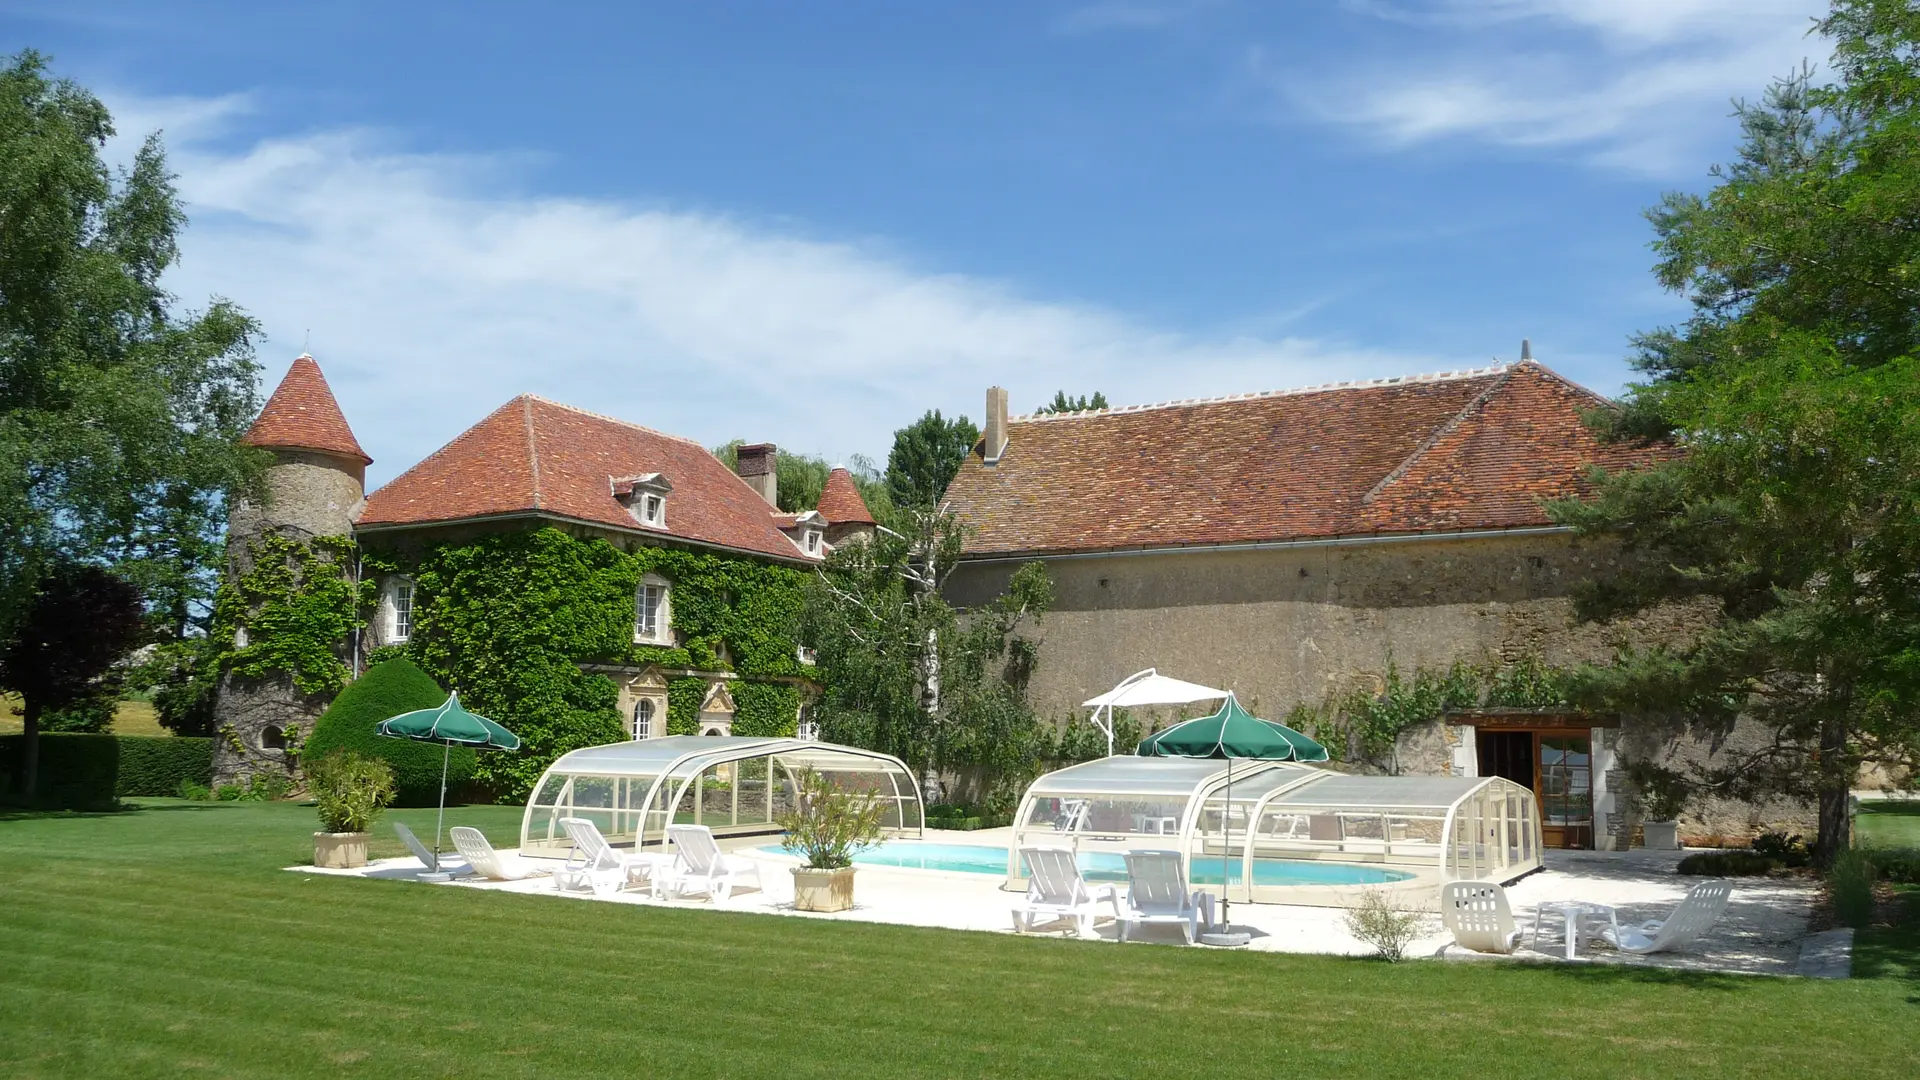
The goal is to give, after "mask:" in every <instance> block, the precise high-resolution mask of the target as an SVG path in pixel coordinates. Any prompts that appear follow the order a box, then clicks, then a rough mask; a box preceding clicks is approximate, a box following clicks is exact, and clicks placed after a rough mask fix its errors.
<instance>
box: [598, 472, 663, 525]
mask: <svg viewBox="0 0 1920 1080" xmlns="http://www.w3.org/2000/svg"><path fill="white" fill-rule="evenodd" d="M608 479H609V481H610V482H611V483H612V486H613V497H614V498H615V499H618V500H620V505H622V506H624V507H626V508H627V513H629V514H632V515H633V520H635V521H637V522H639V523H640V524H641V525H644V526H646V527H647V528H649V529H664V528H666V527H667V495H668V494H669V493H671V492H672V491H673V485H672V484H670V483H668V482H667V478H666V477H664V476H662V475H660V474H659V473H643V474H641V475H639V476H614V477H609V478H608Z"/></svg>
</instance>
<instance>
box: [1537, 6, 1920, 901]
mask: <svg viewBox="0 0 1920 1080" xmlns="http://www.w3.org/2000/svg"><path fill="white" fill-rule="evenodd" d="M1819 28H1820V31H1821V32H1822V33H1824V34H1825V35H1827V37H1828V38H1829V39H1830V40H1831V42H1832V44H1833V46H1834V56H1835V62H1836V64H1837V74H1838V76H1839V77H1838V78H1837V80H1835V81H1834V82H1832V83H1831V84H1828V85H1821V86H1816V85H1814V84H1813V82H1812V79H1811V77H1810V76H1809V75H1808V74H1807V73H1805V72H1802V73H1801V74H1800V75H1798V76H1795V77H1792V78H1789V79H1786V80H1784V81H1782V82H1780V83H1778V84H1776V85H1775V86H1773V87H1772V88H1771V89H1770V90H1769V91H1768V93H1767V95H1766V97H1765V99H1764V100H1763V101H1762V102H1760V103H1758V104H1753V105H1746V106H1742V108H1741V109H1740V119H1741V125H1742V130H1743V133H1744V140H1743V143H1742V146H1741V149H1740V153H1739V156H1738V159H1737V160H1736V161H1735V162H1734V163H1732V164H1731V165H1728V166H1726V167H1725V168H1722V169H1717V170H1715V177H1716V179H1717V180H1718V184H1717V185H1716V186H1715V187H1714V188H1713V190H1712V191H1711V192H1710V193H1708V194H1707V195H1706V196H1704V197H1702V196H1697V195H1681V194H1675V195H1669V196H1667V197H1666V198H1665V200H1664V201H1663V202H1662V203H1661V204H1660V205H1659V206H1658V207H1656V208H1654V209H1653V210H1652V211H1650V212H1649V217H1650V218H1651V220H1652V222H1653V225H1654V229H1655V234H1656V240H1655V250H1656V251H1657V253H1658V255H1659V264H1658V275H1659V278H1660V281H1661V282H1662V284H1664V285H1665V286H1667V287H1668V288H1669V289H1672V290H1674V291H1677V292H1680V293H1682V294H1684V295H1686V296H1687V297H1688V298H1689V299H1690V300H1691V301H1692V303H1693V313H1692V316H1691V317H1690V318H1689V319H1688V320H1687V322H1686V323H1685V324H1684V325H1682V326H1679V327H1675V328H1669V329H1665V330H1660V331H1657V332H1654V333H1651V334H1648V335H1646V336H1644V337H1643V338H1642V339H1640V341H1639V352H1638V358H1637V363H1638V366H1639V368H1640V369H1641V370H1642V371H1643V372H1644V373H1645V374H1646V375H1647V376H1648V378H1647V381H1646V382H1644V383H1642V384H1640V385H1637V386H1635V387H1633V388H1632V389H1631V390H1630V392H1629V394H1628V397H1627V400H1626V402H1625V403H1624V404H1625V407H1624V408H1623V409H1622V410H1621V411H1620V412H1619V413H1617V414H1612V415H1609V416H1604V417H1600V418H1597V420H1596V422H1597V423H1599V424H1600V425H1601V426H1602V428H1603V429H1604V430H1605V431H1606V433H1607V434H1608V435H1609V437H1612V438H1622V439H1651V438H1664V439H1668V440H1671V441H1672V442H1673V443H1675V444H1677V445H1678V446H1679V447H1680V448H1681V452H1680V453H1677V454H1676V455H1674V456H1673V457H1672V458H1671V459H1670V460H1668V461H1666V462H1665V463H1664V464H1662V465H1660V466H1658V467H1655V468H1653V469H1650V470H1646V471H1642V472H1638V473H1629V474H1622V475H1616V476H1606V477H1601V478H1600V479H1599V483H1598V489H1597V492H1596V494H1595V495H1594V497H1592V498H1591V499H1588V500H1584V501H1580V500H1575V501H1568V502H1563V503H1560V504H1557V505H1556V506H1555V507H1553V512H1554V514H1555V516H1556V517H1557V518H1558V519H1559V520H1561V521H1563V522H1565V523H1568V524H1570V525H1572V526H1574V527H1575V529H1576V530H1577V531H1578V532H1580V533H1582V534H1584V535H1589V536H1607V537H1614V538H1617V539H1618V540H1620V541H1621V542H1623V543H1624V544H1625V546H1626V547H1627V548H1628V549H1630V550H1632V551H1635V552H1637V553H1639V554H1640V555H1642V556H1643V557H1642V558H1641V559H1639V560H1638V561H1637V568H1636V569H1635V570H1634V571H1633V572H1631V573H1629V574H1626V575H1624V576H1622V577H1620V578H1619V579H1617V580H1614V581H1611V582H1608V583H1604V584H1601V585H1596V586H1594V587H1591V588H1589V589H1587V590H1586V591H1585V592H1584V593H1583V594H1582V595H1581V596H1580V598H1579V599H1580V609H1581V614H1582V615H1583V616H1584V617H1587V618H1596V619H1597V618H1608V617H1613V616H1617V615H1621V614H1625V613H1631V612H1637V611H1642V610H1645V609H1647V608H1650V607H1652V606H1655V605H1659V604H1663V603H1668V602H1672V601H1676V600H1695V601H1698V602H1702V603H1705V604H1706V606H1707V607H1708V608H1709V609H1710V610H1711V611H1712V612H1713V614H1712V617H1711V619H1710V621H1708V622H1707V623H1706V624H1705V625H1704V627H1703V628H1702V629H1701V630H1700V631H1699V632H1698V633H1697V634H1695V635H1693V636H1692V638H1691V639H1690V640H1688V641H1685V642H1683V643H1680V644H1678V645H1675V646H1671V647H1667V648H1658V649H1651V650H1644V651H1640V652H1631V653H1626V654H1624V655H1622V656H1621V657H1620V658H1619V660H1618V661H1617V662H1616V663H1615V664H1613V665H1612V666H1610V667H1608V668H1605V669H1601V670H1596V671H1592V672H1590V673H1589V680H1588V693H1589V695H1590V696H1592V697H1593V698H1594V699H1596V700H1598V701H1602V702H1607V703H1611V704H1613V705H1615V706H1617V707H1622V708H1630V709H1637V710H1648V711H1656V712H1667V713H1677V714H1679V715H1682V716H1684V717H1687V718H1688V719H1689V720H1690V721H1691V722H1693V723H1695V724H1699V725H1704V726H1707V727H1709V728H1718V727H1723V726H1725V725H1728V724H1731V723H1732V722H1733V720H1734V719H1735V718H1736V717H1739V716H1746V717H1749V718H1752V719H1753V720H1757V721H1758V722H1760V723H1763V724H1766V725H1767V726H1768V727H1770V728H1771V729H1772V731H1773V733H1774V737H1773V739H1772V740H1771V741H1770V742H1769V743H1768V744H1767V745H1765V746H1764V747H1763V748H1761V749H1760V750H1759V751H1757V752H1755V753H1752V754H1747V755H1742V756H1740V757H1739V758H1738V759H1737V760H1734V761H1731V762H1729V763H1728V764H1727V766H1726V767H1724V768H1719V769H1715V770H1712V771H1709V772H1705V773H1701V774H1699V775H1696V776H1695V777H1694V779H1695V780H1696V781H1697V782H1698V783H1700V784H1703V785H1705V786H1706V788H1707V789H1709V790H1714V791H1720V792H1724V793H1728V794H1756V793H1761V792H1786V793H1794V794H1803V795H1808V796H1811V797H1813V798H1815V799H1817V801H1818V806H1819V826H1820V827H1819V836H1818V839H1817V842H1816V845H1815V848H1816V855H1817V857H1818V858H1819V860H1820V861H1821V862H1822V863H1830V862H1831V860H1832V859H1833V858H1834V857H1835V855H1837V854H1838V853H1839V852H1840V851H1841V850H1844V849H1845V848H1846V846H1847V845H1848V843H1849V840H1850V836H1849V830H1850V827H1851V825H1850V819H1849V816H1848V813H1847V797H1848V789H1849V788H1850V787H1851V785H1852V783H1853V782H1854V780H1855V777H1856V776H1857V774H1858V771H1859V768H1860V766H1861V764H1862V763H1863V762H1867V761H1887V762H1897V763H1906V764H1914V763H1916V761H1917V760H1920V724H1917V723H1916V719H1915V717H1916V715H1917V714H1920V712H1917V711H1920V361H1917V360H1916V356H1917V352H1916V345H1920V340H1916V339H1917V336H1920V317H1916V312H1920V281H1916V279H1915V277H1914V273H1913V267H1915V266H1917V265H1920V229H1916V228H1915V224H1914V223H1915V222H1916V221H1920V128H1917V127H1916V124H1917V123H1920V114H1917V113H1916V106H1920V5H1916V4H1914V3H1913V2H1911V0H1837V2H1836V3H1835V4H1834V5H1833V8H1832V10H1831V12H1830V14H1829V16H1828V17H1827V18H1826V19H1825V20H1824V21H1823V22H1821V24H1820V27H1819Z"/></svg>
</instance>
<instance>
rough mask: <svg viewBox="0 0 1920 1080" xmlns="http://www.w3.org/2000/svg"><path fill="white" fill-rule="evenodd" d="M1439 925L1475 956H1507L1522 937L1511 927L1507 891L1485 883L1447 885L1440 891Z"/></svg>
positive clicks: (1511, 912) (1517, 929) (1458, 882)
mask: <svg viewBox="0 0 1920 1080" xmlns="http://www.w3.org/2000/svg"><path fill="white" fill-rule="evenodd" d="M1440 922H1441V925H1443V926H1445V927H1446V928H1447V929H1448V930H1451V931H1452V932H1453V940H1454V942H1455V943H1456V944H1458V945H1459V946H1460V947H1461V948H1463V949H1472V950H1473V951H1474V952H1486V953H1510V952H1512V951H1513V950H1514V948H1515V947H1516V946H1518V945H1519V944H1520V935H1521V934H1522V933H1523V931H1521V930H1520V929H1519V928H1518V927H1516V926H1515V925H1514V924H1513V908H1512V907H1511V906H1509V905H1508V903H1507V890H1505V889H1503V888H1501V887H1500V886H1498V885H1495V884H1493V883H1491V882H1485V881H1449V882H1447V883H1446V885H1444V886H1442V887H1441V889H1440Z"/></svg>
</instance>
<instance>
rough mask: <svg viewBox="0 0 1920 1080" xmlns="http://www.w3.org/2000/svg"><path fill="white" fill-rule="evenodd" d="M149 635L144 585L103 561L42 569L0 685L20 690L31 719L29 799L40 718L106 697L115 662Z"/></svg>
mask: <svg viewBox="0 0 1920 1080" xmlns="http://www.w3.org/2000/svg"><path fill="white" fill-rule="evenodd" d="M144 633H145V623H144V620H143V618H142V603H141V597H140V590H139V589H137V588H135V587H134V586H133V585H132V584H131V583H129V582H127V581H126V580H124V579H122V578H119V577H116V576H114V575H113V574H112V573H110V572H108V571H106V570H103V569H101V568H100V567H98V566H82V565H76V564H70V563H68V564H59V565H55V566H52V567H48V568H46V569H45V570H43V572H42V573H41V575H40V578H39V581H38V582H37V584H36V591H35V594H34V597H33V599H32V601H31V602H30V603H29V604H28V605H27V609H26V611H25V612H24V614H23V617H21V618H18V619H16V620H15V621H14V623H13V626H12V631H11V633H10V635H9V637H8V638H7V639H6V641H5V642H4V643H3V644H0V688H4V689H7V690H10V691H12V692H14V693H16V694H19V695H20V701H21V713H22V716H23V718H24V719H25V721H26V730H25V737H24V745H23V747H22V749H21V754H20V790H21V792H23V793H24V794H25V796H26V797H27V799H28V800H29V801H31V800H32V799H33V798H34V797H35V794H36V793H37V792H38V791H39V772H40V720H41V717H43V716H45V715H46V714H47V713H49V712H52V711H55V710H59V709H66V708H70V707H73V706H76V705H80V704H82V703H84V702H87V701H88V700H89V699H93V698H98V697H100V696H101V694H100V691H101V689H102V684H103V683H104V682H105V681H106V680H108V679H109V678H110V677H111V675H112V672H113V668H114V665H115V664H116V663H118V662H119V661H120V660H121V659H123V658H125V657H126V655H127V654H128V653H129V652H131V651H133V649H134V647H135V646H136V645H138V644H139V643H140V639H141V638H142V636H143V635H144Z"/></svg>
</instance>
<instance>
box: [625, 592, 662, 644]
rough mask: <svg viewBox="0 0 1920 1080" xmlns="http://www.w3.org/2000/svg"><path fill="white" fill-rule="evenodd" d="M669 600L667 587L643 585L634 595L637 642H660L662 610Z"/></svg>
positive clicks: (634, 633) (635, 637)
mask: <svg viewBox="0 0 1920 1080" xmlns="http://www.w3.org/2000/svg"><path fill="white" fill-rule="evenodd" d="M666 600H667V587H666V586H665V585H642V586H640V589H639V591H638V592H636V593H635V594H634V604H633V636H634V639H635V640H636V641H658V640H660V631H661V626H660V609H661V608H662V607H664V606H665V604H666Z"/></svg>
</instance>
